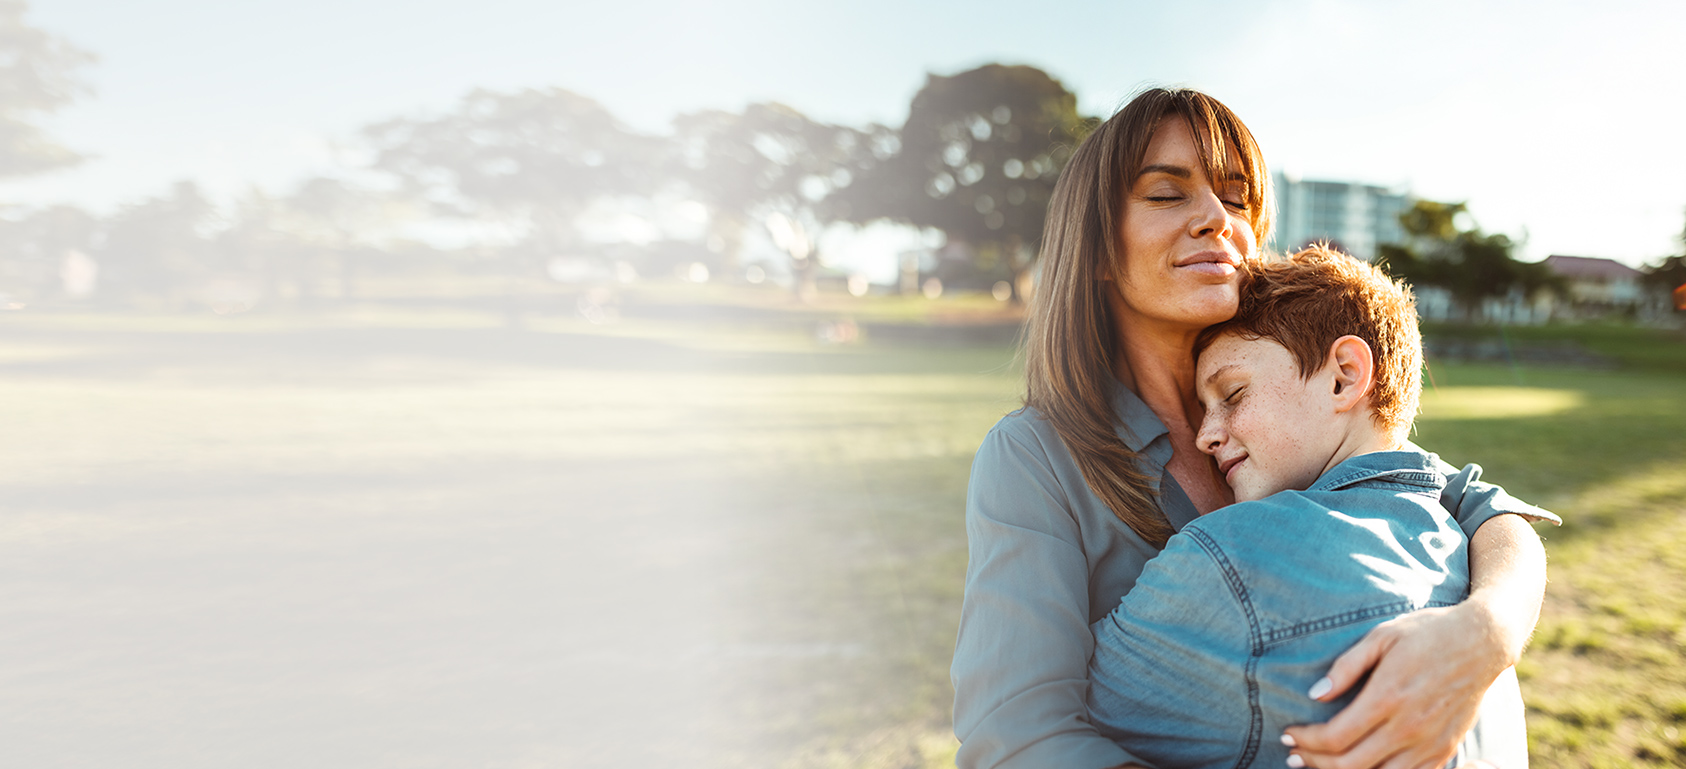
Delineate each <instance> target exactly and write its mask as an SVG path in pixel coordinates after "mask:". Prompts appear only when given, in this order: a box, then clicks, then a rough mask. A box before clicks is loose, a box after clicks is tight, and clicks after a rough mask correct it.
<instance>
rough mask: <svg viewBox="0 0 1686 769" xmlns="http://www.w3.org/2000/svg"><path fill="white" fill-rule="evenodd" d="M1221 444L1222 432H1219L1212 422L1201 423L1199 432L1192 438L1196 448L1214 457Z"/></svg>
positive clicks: (1207, 420) (1204, 421)
mask: <svg viewBox="0 0 1686 769" xmlns="http://www.w3.org/2000/svg"><path fill="white" fill-rule="evenodd" d="M1223 442H1224V441H1223V431H1222V430H1219V429H1218V428H1217V425H1214V424H1212V420H1210V419H1206V420H1203V421H1201V423H1200V432H1199V433H1197V434H1195V436H1194V445H1195V447H1196V448H1199V449H1200V450H1201V451H1202V452H1205V453H1207V454H1212V455H1216V454H1217V453H1218V447H1219V446H1222V445H1223Z"/></svg>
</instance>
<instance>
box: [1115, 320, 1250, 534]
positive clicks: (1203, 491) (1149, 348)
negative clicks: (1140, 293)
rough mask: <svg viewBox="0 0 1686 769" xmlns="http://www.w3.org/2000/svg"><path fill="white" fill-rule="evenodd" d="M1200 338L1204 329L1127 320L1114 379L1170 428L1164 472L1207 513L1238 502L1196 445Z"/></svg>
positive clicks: (1201, 412)
mask: <svg viewBox="0 0 1686 769" xmlns="http://www.w3.org/2000/svg"><path fill="white" fill-rule="evenodd" d="M1199 335H1200V330H1199V329H1188V328H1183V327H1167V326H1166V325H1165V324H1155V323H1152V322H1150V321H1147V320H1146V319H1143V318H1140V317H1135V318H1129V319H1126V320H1123V321H1122V322H1120V324H1119V328H1118V340H1119V350H1118V357H1117V358H1116V359H1115V361H1114V364H1113V375H1114V376H1116V377H1118V381H1119V382H1121V383H1123V384H1124V386H1125V387H1128V388H1130V390H1131V391H1132V392H1134V393H1135V394H1136V397H1138V398H1141V399H1142V403H1144V404H1147V407H1148V408H1149V409H1150V410H1152V411H1153V414H1154V416H1157V417H1159V421H1160V422H1161V423H1162V424H1164V425H1165V430H1166V431H1167V432H1168V433H1170V439H1171V460H1170V461H1169V462H1167V463H1166V465H1165V470H1166V471H1167V472H1169V473H1170V474H1171V477H1172V478H1174V479H1176V481H1177V485H1178V486H1180V487H1182V490H1183V492H1184V493H1185V494H1187V495H1188V498H1189V501H1191V502H1193V503H1194V508H1195V510H1197V511H1199V513H1200V514H1201V515H1205V514H1206V513H1209V512H1212V511H1213V510H1216V509H1218V508H1220V507H1223V506H1224V505H1227V504H1230V503H1232V502H1234V501H1235V495H1234V493H1233V492H1231V491H1230V488H1229V485H1228V484H1226V483H1224V480H1223V476H1221V475H1220V474H1219V473H1218V468H1217V465H1216V464H1214V463H1213V462H1212V458H1211V457H1208V456H1206V455H1205V454H1203V453H1201V452H1200V449H1199V447H1198V445H1197V444H1196V443H1195V435H1196V434H1197V433H1198V432H1199V430H1200V420H1201V419H1202V418H1203V417H1204V416H1205V411H1204V409H1202V408H1201V406H1200V399H1199V398H1198V397H1197V396H1196V395H1195V392H1194V340H1195V338H1196V337H1198V336H1199Z"/></svg>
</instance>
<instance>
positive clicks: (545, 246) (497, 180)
mask: <svg viewBox="0 0 1686 769" xmlns="http://www.w3.org/2000/svg"><path fill="white" fill-rule="evenodd" d="M363 135H364V137H365V138H366V139H367V140H368V141H369V142H370V143H371V144H372V145H373V147H374V149H375V150H376V157H375V160H374V167H375V168H376V169H378V170H381V171H385V172H388V173H390V174H392V175H394V176H395V177H397V178H398V179H399V180H400V181H401V182H402V184H403V185H404V187H405V189H406V190H407V191H408V192H410V193H412V194H415V195H417V196H419V197H420V198H422V199H423V200H425V201H427V203H428V204H429V205H430V207H431V208H432V209H433V211H434V212H436V213H442V214H445V215H447V216H451V217H459V218H464V219H470V220H481V221H493V222H497V223H499V224H502V225H505V226H508V227H512V228H514V229H515V230H517V231H519V232H521V233H523V236H524V237H525V238H526V240H527V242H528V246H529V247H528V248H526V249H523V250H524V251H526V252H528V253H533V254H536V255H540V256H544V255H554V254H557V253H559V252H566V251H568V250H570V249H573V248H575V247H577V246H578V244H579V239H578V231H577V229H576V228H575V226H574V220H575V218H576V217H577V216H579V214H580V213H581V212H582V211H584V210H585V208H586V207H587V206H589V205H590V204H591V202H592V201H593V200H595V199H597V198H598V197H600V196H609V195H627V194H646V193H648V192H650V191H651V190H652V189H653V187H654V185H655V183H656V181H657V179H656V174H655V170H656V168H657V164H658V163H659V160H660V157H661V155H662V154H663V152H664V149H665V148H664V147H663V144H662V142H661V140H659V139H656V138H652V137H647V136H641V135H638V134H635V133H633V132H632V131H630V130H628V129H627V128H626V127H625V126H623V125H621V123H620V121H618V120H616V119H615V117H614V116H613V115H611V114H609V111H608V110H606V109H604V108H603V107H602V105H599V104H598V103H597V102H595V101H592V100H591V99H588V98H586V97H584V96H580V95H579V94H575V93H572V92H569V91H565V90H562V89H559V88H549V89H530V90H525V91H519V92H516V93H498V92H495V91H487V90H475V91H473V92H472V93H470V94H469V95H468V96H466V97H464V98H463V100H462V103H461V104H459V105H458V106H457V108H456V110H455V111H454V112H451V113H449V114H447V115H444V116H442V117H436V118H416V119H412V118H404V119H398V120H391V121H387V122H384V123H379V124H376V125H372V126H369V127H368V128H365V129H364V131H363Z"/></svg>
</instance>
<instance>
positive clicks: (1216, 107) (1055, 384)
mask: <svg viewBox="0 0 1686 769" xmlns="http://www.w3.org/2000/svg"><path fill="white" fill-rule="evenodd" d="M1173 116H1174V117H1175V118H1176V119H1180V120H1185V121H1187V122H1188V125H1189V127H1190V128H1192V129H1193V133H1194V135H1195V137H1196V139H1195V147H1196V149H1197V151H1198V152H1199V155H1200V163H1201V166H1202V167H1203V168H1204V169H1205V171H1206V177H1207V178H1208V179H1214V180H1217V179H1225V178H1229V177H1230V174H1231V173H1239V174H1240V175H1241V176H1242V177H1244V178H1245V179H1246V181H1247V194H1246V196H1247V204H1248V209H1249V210H1250V211H1252V212H1253V234H1254V235H1255V236H1256V238H1257V239H1256V241H1255V242H1257V243H1260V244H1263V243H1264V242H1265V236H1266V235H1267V234H1268V233H1269V232H1270V224H1271V210H1270V209H1271V207H1272V206H1271V205H1270V198H1271V195H1270V177H1269V176H1268V175H1267V174H1266V173H1265V165H1264V157H1263V155H1262V154H1261V153H1260V152H1259V147H1258V144H1257V143H1256V142H1254V141H1253V135H1252V133H1251V132H1249V131H1248V130H1247V126H1245V125H1243V124H1242V123H1241V119H1240V118H1238V117H1236V116H1235V113H1234V112H1231V111H1230V110H1229V108H1228V107H1225V106H1224V105H1223V104H1221V103H1219V102H1218V100H1217V99H1214V98H1212V97H1210V96H1207V95H1205V94H1203V93H1200V92H1198V91H1192V90H1189V89H1183V88H1177V89H1168V88H1153V89H1150V90H1147V91H1143V92H1142V93H1140V94H1138V95H1137V96H1136V97H1135V98H1134V99H1131V100H1130V103H1129V104H1126V105H1125V106H1124V108H1123V109H1121V110H1119V111H1118V113H1117V114H1115V115H1113V116H1112V117H1111V118H1110V119H1108V120H1107V121H1106V122H1105V123H1102V124H1101V125H1100V127H1099V128H1097V129H1096V130H1095V132H1094V133H1092V134H1090V135H1089V137H1088V138H1087V139H1084V140H1083V143H1082V144H1081V145H1079V146H1078V148H1077V151H1076V152H1075V153H1074V154H1073V155H1072V157H1071V160H1070V161H1069V162H1068V163H1066V166H1065V169H1064V170H1063V171H1061V172H1060V178H1059V181H1058V182H1056V183H1055V184H1054V192H1053V197H1052V198H1051V199H1050V200H1049V202H1048V222H1047V226H1046V229H1045V231H1044V235H1043V239H1042V253H1041V256H1040V259H1041V263H1042V275H1041V280H1040V281H1039V283H1040V285H1038V286H1037V289H1036V295H1035V297H1034V299H1033V300H1032V302H1031V309H1030V322H1029V324H1028V326H1027V328H1026V332H1025V341H1024V355H1025V380H1026V390H1027V392H1026V394H1025V405H1026V406H1029V407H1031V408H1034V409H1036V410H1037V411H1038V412H1040V413H1041V415H1042V417H1043V418H1045V419H1047V420H1048V421H1049V422H1051V423H1053V427H1054V431H1055V432H1057V433H1058V434H1059V436H1060V439H1061V440H1063V441H1065V445H1066V449H1067V450H1069V451H1070V452H1071V456H1072V458H1073V459H1075V460H1076V461H1077V466H1078V467H1079V468H1080V469H1082V471H1083V478H1084V480H1086V481H1088V483H1089V488H1090V489H1092V490H1093V491H1094V492H1095V495H1096V496H1098V497H1100V498H1101V501H1103V502H1105V503H1106V504H1107V506H1108V507H1110V508H1112V512H1113V513H1114V514H1116V515H1117V516H1118V518H1119V520H1121V521H1123V522H1124V524H1125V525H1127V526H1129V527H1130V528H1131V529H1132V530H1134V531H1135V532H1136V533H1137V534H1138V535H1140V536H1141V538H1142V539H1144V540H1147V541H1148V542H1150V543H1152V544H1153V545H1154V546H1156V547H1162V546H1164V544H1165V541H1166V540H1167V539H1169V538H1170V536H1171V524H1170V522H1169V521H1167V520H1166V518H1165V514H1164V513H1163V512H1161V511H1160V509H1159V503H1158V501H1157V500H1156V499H1154V495H1153V487H1154V483H1153V480H1154V479H1153V478H1152V477H1150V476H1149V475H1148V474H1146V473H1144V472H1143V471H1142V470H1141V468H1140V467H1139V466H1138V464H1137V461H1136V459H1137V453H1136V452H1134V451H1131V450H1130V449H1129V447H1127V446H1126V445H1125V444H1124V441H1123V439H1122V438H1120V437H1119V435H1118V433H1117V428H1116V425H1117V414H1115V413H1114V412H1113V408H1112V395H1113V388H1114V387H1116V386H1117V385H1116V380H1115V379H1114V377H1113V373H1112V372H1113V364H1114V362H1115V360H1114V356H1116V355H1117V354H1118V349H1119V342H1120V340H1119V339H1118V338H1117V336H1118V328H1117V326H1116V319H1115V318H1114V317H1113V312H1112V306H1111V305H1110V304H1109V303H1108V301H1107V294H1106V290H1105V288H1104V286H1103V284H1102V282H1101V279H1102V278H1105V277H1110V276H1112V275H1113V274H1114V273H1113V270H1114V267H1115V265H1118V264H1119V263H1120V262H1119V260H1120V259H1126V258H1129V257H1128V255H1127V254H1123V253H1121V248H1122V245H1123V213H1124V196H1125V194H1126V193H1127V192H1128V191H1129V190H1130V188H1131V186H1132V185H1134V183H1135V180H1136V175H1137V173H1138V172H1139V170H1140V168H1141V164H1142V158H1143V157H1145V156H1146V155H1147V145H1148V143H1149V142H1150V141H1151V140H1152V139H1153V132H1154V129H1155V128H1156V127H1158V125H1159V123H1160V121H1161V120H1164V119H1167V118H1171V117H1173ZM1232 154H1233V155H1235V156H1238V157H1239V158H1240V165H1241V167H1240V168H1233V169H1232V168H1229V166H1230V164H1231V160H1232V158H1231V155H1232ZM1125 429H1132V426H1130V425H1126V426H1125Z"/></svg>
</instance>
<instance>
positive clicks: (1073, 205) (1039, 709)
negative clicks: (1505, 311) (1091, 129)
mask: <svg viewBox="0 0 1686 769" xmlns="http://www.w3.org/2000/svg"><path fill="white" fill-rule="evenodd" d="M1268 184H1269V182H1268V176H1267V175H1266V173H1265V168H1264V162H1263V159H1262V156H1261V154H1260V152H1259V149H1258V146H1257V144H1256V143H1255V142H1254V141H1253V137H1252V135H1251V133H1249V132H1248V130H1247V128H1246V126H1245V125H1243V124H1242V123H1241V121H1240V120H1239V119H1238V118H1237V117H1236V116H1235V115H1234V114H1233V113H1232V112H1230V111H1229V109H1228V108H1226V107H1224V106H1223V105H1222V104H1220V103H1218V102H1217V101H1216V100H1215V99H1212V98H1211V97H1209V96H1206V95H1204V94H1200V93H1198V92H1194V91H1189V90H1167V89H1154V90H1150V91H1147V92H1145V93H1143V94H1141V95H1139V96H1138V97H1136V98H1135V99H1134V100H1132V101H1131V102H1130V104H1128V105H1126V106H1125V107H1124V109H1122V110H1120V111H1119V112H1118V114H1116V115H1114V116H1113V117H1112V118H1111V119H1109V120H1108V121H1106V123H1104V124H1102V125H1101V127H1100V128H1099V129H1097V130H1096V131H1095V133H1094V134H1092V135H1091V136H1090V137H1089V138H1088V139H1086V140H1085V141H1084V142H1083V144H1082V145H1081V146H1080V147H1079V148H1078V149H1077V152H1076V153H1075V154H1074V155H1073V157H1072V159H1071V161H1070V162H1069V163H1068V164H1067V166H1066V168H1065V170H1064V172H1062V174H1061V177H1060V180H1059V182H1058V184H1057V185H1056V187H1055V190H1054V195H1053V199H1052V200H1051V202H1050V204H1049V209H1048V226H1047V228H1046V233H1047V234H1046V235H1045V237H1044V245H1043V251H1042V281H1041V286H1040V287H1039V289H1038V292H1037V298H1036V305H1035V308H1034V310H1033V312H1032V317H1031V322H1030V329H1029V333H1028V336H1027V344H1026V378H1027V384H1028V387H1027V389H1028V393H1027V396H1026V407H1025V408H1024V409H1022V410H1020V411H1018V412H1015V413H1014V414H1011V415H1008V416H1007V417H1006V418H1004V419H1002V421H1001V422H1000V423H999V424H998V425H996V427H995V429H994V430H992V431H991V432H990V434H989V436H988V437H987V438H986V439H985V441H984V444H983V446H982V447H981V448H980V449H979V451H978V456H977V460H976V462H975V463H974V465H973V470H972V479H971V485H970V487H969V489H968V493H967V510H966V526H967V536H968V539H969V543H970V555H971V559H970V562H969V565H968V568H967V577H966V597H965V602H964V608H963V609H962V614H961V625H960V634H959V638H958V640H957V642H956V648H955V658H954V668H953V678H954V685H955V709H954V719H955V732H956V734H957V735H958V736H959V737H960V739H961V747H960V753H959V757H958V758H959V764H960V766H962V767H1061V768H1063V769H1102V768H1103V767H1116V766H1127V765H1131V764H1132V762H1133V760H1134V759H1133V757H1132V756H1131V755H1130V754H1129V753H1127V752H1126V751H1125V750H1124V749H1122V748H1120V747H1119V746H1117V745H1114V744H1113V743H1112V742H1110V741H1109V740H1107V739H1105V738H1103V737H1101V736H1100V735H1099V734H1098V733H1097V732H1095V730H1094V729H1093V728H1092V727H1090V726H1089V725H1088V723H1087V722H1086V721H1085V719H1084V710H1083V702H1084V693H1085V690H1086V688H1087V681H1086V679H1085V672H1086V666H1087V663H1088V660H1089V655H1090V653H1091V651H1092V645H1093V640H1092V636H1091V635H1090V631H1089V625H1090V623H1091V622H1093V621H1095V620H1097V619H1099V618H1101V617H1103V616H1105V615H1106V614H1107V613H1108V612H1109V611H1111V609H1112V608H1113V607H1114V606H1115V605H1117V603H1118V600H1119V598H1120V597H1122V596H1123V595H1124V593H1126V592H1128V591H1129V589H1130V587H1131V586H1132V585H1133V584H1134V582H1135V579H1136V577H1137V575H1139V574H1140V572H1141V568H1142V565H1143V564H1144V563H1145V562H1146V561H1147V559H1149V558H1152V557H1153V556H1154V555H1155V554H1156V553H1157V552H1158V549H1159V547H1160V546H1162V545H1163V544H1164V542H1165V540H1166V539H1167V538H1169V536H1170V535H1171V534H1172V533H1173V532H1174V531H1176V530H1177V529H1179V528H1180V527H1181V526H1182V525H1183V524H1185V523H1187V522H1188V521H1190V520H1192V519H1193V518H1194V517H1195V516H1197V515H1200V514H1204V513H1208V512H1211V511H1212V510H1215V509H1217V508H1219V507H1222V506H1223V505H1225V504H1228V503H1229V502H1230V501H1231V499H1230V493H1229V489H1228V488H1227V487H1226V486H1225V485H1224V483H1223V479H1222V478H1221V477H1220V476H1219V475H1218V474H1217V472H1216V468H1215V467H1214V466H1213V464H1212V463H1211V461H1210V460H1209V459H1208V458H1207V457H1206V456H1205V455H1203V454H1202V453H1200V451H1199V450H1198V449H1196V448H1195V443H1194V438H1195V432H1196V427H1197V426H1198V425H1199V423H1200V417H1201V412H1200V407H1199V403H1198V401H1197V400H1196V399H1195V396H1194V389H1195V388H1194V363H1193V344H1194V338H1195V336H1196V335H1197V334H1198V333H1199V332H1200V331H1201V330H1202V329H1203V328H1205V327H1206V326H1209V325H1212V324H1214V323H1217V322H1219V321H1222V320H1226V319H1228V318H1229V317H1230V316H1232V315H1233V314H1234V313H1235V309H1236V303H1237V298H1238V292H1237V281H1238V273H1237V270H1236V268H1237V267H1238V266H1239V265H1240V264H1241V262H1242V261H1243V260H1246V259H1251V258H1255V257H1256V256H1257V251H1258V246H1259V244H1260V243H1261V242H1262V241H1263V240H1264V239H1265V236H1266V235H1267V233H1268V232H1269V230H1270V213H1269V205H1268V202H1267V201H1268V200H1269V188H1268ZM1479 472H1480V471H1479V468H1474V467H1473V466H1472V467H1471V468H1467V469H1466V470H1465V471H1464V472H1462V473H1458V474H1456V475H1455V476H1454V477H1453V478H1452V479H1451V482H1450V483H1449V484H1448V486H1447V492H1446V495H1445V496H1444V497H1443V498H1442V503H1443V504H1445V505H1446V506H1447V508H1448V509H1449V510H1452V511H1453V512H1454V513H1455V514H1456V515H1457V518H1458V521H1459V523H1460V525H1462V527H1463V528H1464V530H1465V532H1466V533H1467V534H1469V535H1470V536H1471V541H1470V554H1471V555H1470V571H1471V582H1472V589H1471V593H1470V597H1469V599H1468V600H1467V601H1465V602H1464V603H1463V604H1460V605H1458V606H1456V607H1451V608H1447V609H1433V610H1425V611H1421V612H1417V613H1414V614H1412V615H1409V616H1407V617H1404V618H1402V619H1400V620H1396V621H1393V622H1390V623H1387V624H1385V625H1382V626H1381V627H1378V628H1377V629H1376V630H1375V631H1373V632H1372V633H1371V634H1370V635H1369V636H1366V638H1365V640H1364V641H1362V642H1360V643H1359V644H1358V645H1357V646H1355V647H1353V649H1352V650H1351V651H1349V652H1347V653H1346V654H1345V655H1343V656H1342V657H1341V658H1340V659H1339V660H1338V661H1337V662H1336V663H1335V665H1334V666H1333V667H1332V668H1331V670H1330V672H1329V675H1328V678H1327V679H1326V681H1327V685H1324V684H1323V683H1320V684H1319V685H1318V686H1317V687H1315V688H1314V691H1313V692H1311V693H1308V696H1309V695H1315V696H1318V698H1320V699H1326V698H1332V697H1337V696H1340V695H1341V694H1342V693H1343V692H1345V691H1346V690H1347V689H1348V688H1351V687H1353V686H1354V685H1355V684H1356V683H1357V682H1358V681H1359V679H1361V678H1362V677H1364V676H1365V675H1368V676H1369V679H1368V683H1366V684H1365V685H1364V687H1363V689H1362V691H1361V693H1360V695H1359V696H1358V698H1357V699H1356V700H1354V701H1353V702H1352V704H1351V705H1349V706H1348V707H1347V708H1346V709H1345V710H1343V711H1342V712H1341V714H1340V715H1339V716H1337V717H1336V718H1335V719H1334V720H1332V721H1330V722H1329V723H1327V724H1322V725H1311V726H1302V727H1295V728H1293V729H1290V730H1289V732H1288V734H1285V735H1283V736H1282V739H1283V740H1284V742H1287V743H1289V744H1293V745H1297V747H1296V751H1295V756H1296V758H1295V761H1297V762H1298V765H1303V766H1314V767H1341V768H1342V769H1344V768H1345V767H1388V768H1389V769H1392V768H1393V767H1401V768H1404V767H1417V766H1439V765H1442V764H1444V763H1445V761H1446V760H1447V759H1448V758H1449V757H1450V756H1452V755H1453V752H1454V751H1455V749H1456V746H1457V743H1458V741H1459V740H1460V739H1461V738H1462V736H1463V735H1464V734H1465V733H1466V732H1467V731H1468V729H1469V727H1470V725H1471V724H1472V723H1473V722H1474V720H1475V715H1476V711H1477V708H1478V707H1479V705H1480V702H1481V698H1482V695H1483V694H1484V693H1485V692H1486V690H1487V689H1488V687H1489V686H1490V685H1491V684H1492V683H1493V682H1494V680H1495V679H1496V678H1497V677H1498V676H1499V674H1500V673H1501V672H1503V671H1504V670H1506V669H1507V668H1509V667H1510V666H1511V665H1513V664H1514V663H1515V662H1516V660H1517V658H1518V657H1519V656H1520V654H1521V650H1522V646H1523V644H1524V642H1525V641H1526V639H1527V636H1528V634H1529V633H1530V632H1531V631H1532V629H1533V625H1534V622H1535V620H1536V619H1537V617H1538V612H1539V605H1540V600H1541V598H1542V596H1543V593H1544V584H1545V566H1544V560H1545V556H1544V550H1543V548H1542V547H1541V546H1540V544H1539V539H1538V537H1536V536H1535V535H1534V533H1533V531H1532V529H1531V528H1530V527H1529V526H1528V524H1527V522H1526V521H1525V520H1524V519H1523V518H1522V517H1521V516H1522V515H1536V514H1539V513H1540V511H1538V510H1537V509H1535V508H1532V507H1530V506H1528V505H1525V504H1523V503H1521V502H1519V501H1517V500H1515V499H1514V498H1512V497H1510V496H1509V495H1507V494H1505V493H1504V492H1503V491H1502V490H1500V489H1498V488H1496V487H1493V486H1490V485H1487V484H1482V483H1479V482H1478V476H1479ZM1504 513H1519V514H1521V515H1505V514H1504ZM1483 524H1486V525H1483Z"/></svg>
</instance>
